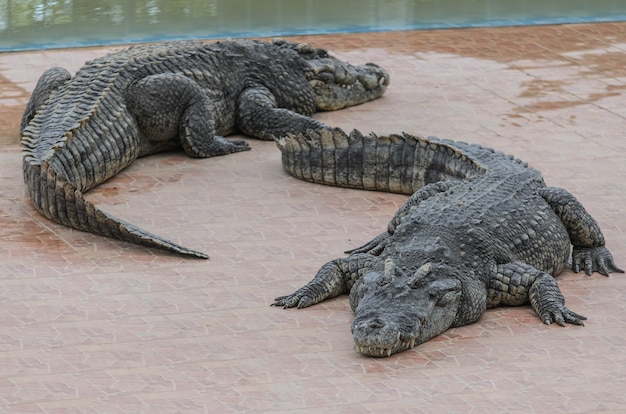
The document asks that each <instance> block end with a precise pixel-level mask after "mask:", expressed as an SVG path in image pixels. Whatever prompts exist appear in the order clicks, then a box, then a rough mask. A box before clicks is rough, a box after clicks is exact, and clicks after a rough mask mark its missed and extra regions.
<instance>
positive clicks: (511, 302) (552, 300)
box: [487, 262, 587, 326]
mask: <svg viewBox="0 0 626 414" xmlns="http://www.w3.org/2000/svg"><path fill="white" fill-rule="evenodd" d="M527 302H530V304H531V306H532V307H533V309H534V310H535V312H537V315H538V316H539V318H540V319H541V321H542V322H543V323H545V324H548V325H549V324H551V323H552V322H555V323H557V324H559V325H561V326H564V325H565V323H571V324H574V325H582V324H583V322H582V321H583V320H585V319H587V318H585V317H584V316H582V315H579V314H577V313H575V312H572V311H571V310H569V309H567V308H566V307H565V298H564V297H563V294H562V293H561V290H560V289H559V286H558V285H557V283H556V280H555V279H554V278H553V277H552V276H551V275H549V274H547V273H544V272H542V271H540V270H537V269H536V268H534V267H533V266H531V265H529V264H527V263H523V262H513V263H505V264H501V265H498V267H497V270H496V272H495V273H494V275H493V276H492V277H491V278H490V280H489V286H488V290H487V307H488V308H493V307H496V306H499V305H507V306H519V305H523V304H525V303H527Z"/></svg>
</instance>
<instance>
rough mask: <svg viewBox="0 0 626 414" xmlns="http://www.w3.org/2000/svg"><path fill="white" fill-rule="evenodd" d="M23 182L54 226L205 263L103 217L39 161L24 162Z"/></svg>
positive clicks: (188, 251) (194, 254)
mask: <svg viewBox="0 0 626 414" xmlns="http://www.w3.org/2000/svg"><path fill="white" fill-rule="evenodd" d="M24 179H25V181H26V184H27V186H28V189H29V191H30V196H31V199H32V201H33V204H34V206H35V208H36V209H37V210H38V211H39V212H40V213H41V214H43V215H44V216H46V217H47V218H49V219H50V220H53V221H55V222H57V223H60V224H63V225H66V226H69V227H72V228H75V229H78V230H82V231H86V232H89V233H94V234H98V235H101V236H106V237H112V238H115V239H118V240H123V241H126V242H130V243H134V244H138V245H141V246H146V247H154V248H159V249H163V250H167V251H170V252H173V253H176V254H180V255H183V256H190V257H196V258H201V259H208V256H207V255H206V254H204V253H202V252H198V251H195V250H191V249H188V248H186V247H183V246H180V245H177V244H175V243H172V242H170V241H168V240H165V239H163V238H161V237H159V236H156V235H154V234H151V233H149V232H147V231H144V230H142V229H140V228H139V227H137V226H134V225H132V224H130V223H126V222H124V221H122V220H120V219H118V218H116V217H114V216H112V215H110V214H107V213H105V212H103V211H102V210H100V209H99V208H97V207H96V206H94V205H93V204H92V203H90V202H89V201H87V200H86V199H85V198H84V197H83V194H82V193H81V192H80V191H79V190H77V189H76V187H75V186H74V185H73V184H72V183H70V182H69V181H67V180H66V179H65V177H63V175H62V174H59V173H57V172H56V171H54V169H53V168H52V167H50V165H49V164H48V163H47V162H46V161H43V162H41V163H39V164H35V163H30V162H28V161H25V162H24Z"/></svg>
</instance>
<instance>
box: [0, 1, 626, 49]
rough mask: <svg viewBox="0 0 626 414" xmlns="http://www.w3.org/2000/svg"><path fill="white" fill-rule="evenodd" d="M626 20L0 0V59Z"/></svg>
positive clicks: (559, 13) (544, 5)
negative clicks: (167, 44)
mask: <svg viewBox="0 0 626 414" xmlns="http://www.w3.org/2000/svg"><path fill="white" fill-rule="evenodd" d="M619 20H626V0H167V1H166V0H100V1H93V0H0V51H3V50H4V51H7V50H24V49H42V48H57V47H72V46H88V45H102V44H111V43H133V42H141V41H151V40H162V39H186V38H219V37H246V36H285V35H290V34H317V33H339V32H361V31H385V30H405V29H426V28H450V27H473V26H505V25H526V24H548V23H574V22H595V21H619Z"/></svg>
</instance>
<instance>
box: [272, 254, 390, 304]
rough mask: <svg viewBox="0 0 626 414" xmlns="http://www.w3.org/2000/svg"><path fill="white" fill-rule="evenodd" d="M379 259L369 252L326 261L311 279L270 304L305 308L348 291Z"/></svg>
mask: <svg viewBox="0 0 626 414" xmlns="http://www.w3.org/2000/svg"><path fill="white" fill-rule="evenodd" d="M380 262H381V260H380V259H379V258H378V257H376V256H372V255H370V254H354V255H352V256H348V257H343V258H339V259H335V260H332V261H330V262H328V263H326V264H325V265H324V266H322V267H321V269H320V270H319V271H318V272H317V274H316V275H315V277H314V278H313V280H311V281H310V282H309V283H307V284H306V285H304V286H303V287H301V288H300V289H298V290H296V291H295V292H294V293H292V294H291V295H286V296H279V297H277V298H276V299H274V301H275V302H274V303H272V306H282V307H284V308H293V307H298V309H300V308H306V307H307V306H311V305H315V304H316V303H320V302H323V301H324V300H326V299H331V298H334V297H336V296H339V295H341V294H342V293H348V292H350V289H352V286H353V285H354V283H355V282H356V281H357V280H358V279H359V278H360V277H361V276H363V275H364V274H365V272H366V271H367V270H368V269H369V268H370V267H372V266H373V265H375V264H377V263H380Z"/></svg>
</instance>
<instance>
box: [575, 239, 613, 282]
mask: <svg viewBox="0 0 626 414" xmlns="http://www.w3.org/2000/svg"><path fill="white" fill-rule="evenodd" d="M572 269H573V270H574V272H576V273H578V272H579V271H580V270H581V269H584V270H585V274H587V275H588V276H591V274H592V273H593V272H599V273H601V274H603V275H604V276H608V275H609V273H624V271H623V270H622V269H620V268H619V267H617V266H616V265H615V263H614V261H613V256H612V255H611V252H609V250H608V249H607V248H606V247H604V246H599V247H574V250H573V251H572Z"/></svg>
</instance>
